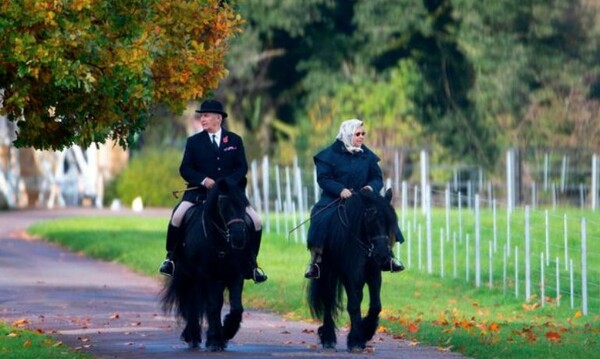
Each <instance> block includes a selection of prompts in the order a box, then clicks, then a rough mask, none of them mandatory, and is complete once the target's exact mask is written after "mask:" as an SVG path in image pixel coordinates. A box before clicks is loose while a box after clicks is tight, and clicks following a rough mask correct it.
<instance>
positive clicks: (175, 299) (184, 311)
mask: <svg viewBox="0 0 600 359" xmlns="http://www.w3.org/2000/svg"><path fill="white" fill-rule="evenodd" d="M201 292H202V289H201V287H200V286H199V283H198V281H192V280H191V278H190V277H187V276H185V275H182V274H179V273H177V272H175V275H174V276H173V277H171V278H169V279H168V280H167V281H166V282H165V284H164V286H163V289H162V291H161V294H160V302H161V309H162V311H163V312H164V313H165V314H170V313H173V312H174V313H175V315H176V316H177V317H179V318H183V319H185V320H189V319H190V316H193V317H195V316H197V315H198V314H200V315H202V313H203V312H204V308H205V305H206V303H205V295H202V293H201Z"/></svg>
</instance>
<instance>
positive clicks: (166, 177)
mask: <svg viewBox="0 0 600 359" xmlns="http://www.w3.org/2000/svg"><path fill="white" fill-rule="evenodd" d="M181 156H182V152H181V151H180V150H177V149H174V148H155V149H148V150H145V151H143V152H141V153H140V154H139V155H138V156H136V157H134V158H133V159H131V161H130V163H129V165H128V166H127V168H126V169H125V170H124V171H123V172H121V174H120V175H119V176H118V177H117V179H116V193H117V196H118V197H119V198H120V199H121V202H122V203H123V205H125V206H129V205H131V202H132V201H133V199H134V198H136V197H138V196H140V197H141V198H142V201H143V203H144V206H146V207H174V206H175V205H176V204H177V202H178V200H177V199H175V197H173V194H172V192H173V191H174V190H177V189H181V188H183V187H185V184H184V181H183V179H182V178H181V177H180V176H179V164H180V163H181Z"/></svg>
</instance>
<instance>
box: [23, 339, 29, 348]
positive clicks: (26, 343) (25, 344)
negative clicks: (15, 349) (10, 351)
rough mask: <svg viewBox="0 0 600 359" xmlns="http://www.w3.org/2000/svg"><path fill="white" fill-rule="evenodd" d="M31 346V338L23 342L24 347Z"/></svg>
mask: <svg viewBox="0 0 600 359" xmlns="http://www.w3.org/2000/svg"><path fill="white" fill-rule="evenodd" d="M30 346H31V340H29V339H27V340H26V341H25V343H23V347H24V348H29V347H30Z"/></svg>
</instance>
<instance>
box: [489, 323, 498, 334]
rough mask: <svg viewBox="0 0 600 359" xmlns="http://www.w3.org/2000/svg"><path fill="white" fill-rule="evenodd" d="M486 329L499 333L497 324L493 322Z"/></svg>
mask: <svg viewBox="0 0 600 359" xmlns="http://www.w3.org/2000/svg"><path fill="white" fill-rule="evenodd" d="M488 329H489V331H490V332H498V331H500V326H499V325H498V323H496V322H493V323H492V324H490V325H489V326H488Z"/></svg>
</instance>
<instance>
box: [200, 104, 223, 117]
mask: <svg viewBox="0 0 600 359" xmlns="http://www.w3.org/2000/svg"><path fill="white" fill-rule="evenodd" d="M196 112H198V113H218V114H219V115H221V116H223V118H226V117H227V112H225V111H223V104H222V103H220V102H219V101H217V100H206V101H204V102H202V103H201V104H200V108H199V109H197V110H196Z"/></svg>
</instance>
